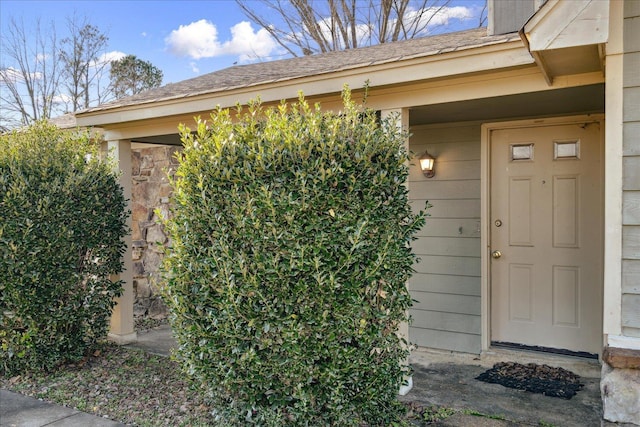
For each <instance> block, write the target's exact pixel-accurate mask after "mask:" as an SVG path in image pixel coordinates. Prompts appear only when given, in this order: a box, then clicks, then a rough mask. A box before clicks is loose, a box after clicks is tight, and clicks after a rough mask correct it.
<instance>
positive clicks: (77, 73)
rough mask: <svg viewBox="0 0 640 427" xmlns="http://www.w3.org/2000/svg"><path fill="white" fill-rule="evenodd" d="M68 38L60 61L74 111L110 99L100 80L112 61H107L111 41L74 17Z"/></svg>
mask: <svg viewBox="0 0 640 427" xmlns="http://www.w3.org/2000/svg"><path fill="white" fill-rule="evenodd" d="M67 29H68V34H69V36H68V37H65V38H63V39H62V46H61V50H60V56H59V57H60V60H61V62H62V65H63V81H64V87H65V88H66V92H67V95H68V96H69V104H70V105H69V106H70V111H78V110H80V109H83V108H88V107H89V106H90V105H91V104H92V103H93V102H95V103H98V104H99V103H100V102H101V101H104V100H105V99H106V97H107V94H106V93H105V92H106V90H105V89H102V88H101V87H100V80H101V77H102V76H103V73H104V71H105V68H107V67H108V65H109V61H106V60H103V59H102V58H101V55H102V54H104V53H105V51H106V47H107V42H108V41H109V37H107V35H106V34H104V33H102V32H101V31H100V30H99V29H98V27H96V26H95V25H92V24H90V23H89V22H88V20H87V18H82V19H80V18H78V17H77V16H76V15H73V16H72V17H70V18H67Z"/></svg>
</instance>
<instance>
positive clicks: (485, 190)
mask: <svg viewBox="0 0 640 427" xmlns="http://www.w3.org/2000/svg"><path fill="white" fill-rule="evenodd" d="M577 123H599V124H600V141H601V142H602V143H601V147H600V156H601V159H602V167H603V170H604V167H605V157H604V154H605V152H604V147H605V139H604V136H605V123H604V114H583V115H574V116H562V117H549V118H538V119H526V120H513V121H504V122H491V123H483V124H482V126H481V139H480V247H481V258H480V260H481V278H480V286H481V289H480V301H481V302H480V304H481V311H480V314H481V317H480V323H481V346H482V347H481V351H482V352H486V351H488V350H489V349H490V348H491V281H490V278H491V256H490V252H491V217H490V215H491V164H490V163H491V133H492V132H493V131H495V130H502V129H517V128H531V127H546V126H553V125H555V126H557V125H571V124H577ZM604 173H606V170H604ZM604 178H605V176H604V175H603V179H604ZM602 191H603V192H604V182H603V185H602ZM603 200H604V198H603ZM602 220H603V221H604V208H603V209H602ZM603 228H604V222H603ZM603 242H604V240H603ZM603 252H604V246H603ZM602 293H603V298H604V277H603V285H602ZM603 303H604V302H603Z"/></svg>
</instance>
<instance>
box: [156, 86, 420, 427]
mask: <svg viewBox="0 0 640 427" xmlns="http://www.w3.org/2000/svg"><path fill="white" fill-rule="evenodd" d="M343 100H344V111H342V112H341V113H340V114H329V113H323V112H322V111H321V110H320V107H319V106H318V105H316V106H315V108H312V107H310V106H309V105H308V104H307V102H306V101H305V100H304V98H302V96H301V97H300V100H299V102H298V103H295V104H293V105H290V106H289V105H287V104H284V103H283V104H281V105H280V106H279V108H272V109H265V108H263V107H262V106H261V105H260V103H259V102H256V103H253V104H252V105H250V107H249V108H248V111H242V110H241V109H240V108H239V109H238V113H237V116H236V117H235V118H234V117H232V114H231V113H230V111H229V110H225V109H218V110H216V111H214V112H213V113H212V114H211V120H210V122H205V121H198V127H197V130H196V132H195V133H191V130H190V129H188V128H185V127H182V129H181V134H182V139H183V142H184V147H185V148H184V151H183V153H182V157H181V161H180V166H179V167H178V170H177V173H176V178H175V181H173V185H174V189H175V192H174V202H175V205H174V208H173V217H172V218H171V219H170V220H168V221H167V223H166V226H167V229H168V231H169V234H170V237H171V240H172V247H171V250H170V253H169V255H168V256H167V257H166V258H165V272H166V275H167V281H166V285H165V288H164V297H165V301H166V302H167V304H168V305H169V307H170V309H171V311H172V316H171V319H172V320H171V321H172V324H173V329H174V333H175V335H176V337H177V340H178V344H179V349H178V352H177V357H178V359H179V360H180V361H181V362H182V364H183V367H184V369H185V371H186V372H187V373H188V374H189V375H191V376H192V377H194V378H195V380H196V382H197V383H199V384H201V385H203V386H204V387H205V388H206V389H207V390H208V391H209V393H210V396H211V397H212V400H213V405H214V407H215V410H216V413H217V415H218V417H219V418H220V419H222V420H223V421H224V422H225V424H226V425H229V424H231V425H251V424H255V425H274V426H281V425H313V426H317V425H340V426H345V425H359V424H360V423H363V422H364V423H368V424H370V425H388V424H389V423H390V422H392V421H394V420H397V419H398V418H399V417H400V414H401V413H402V411H403V406H402V405H401V404H400V403H399V402H398V401H397V393H398V389H399V387H400V385H401V384H402V382H403V378H404V376H405V375H406V374H408V369H409V368H408V367H407V366H406V365H405V364H403V363H402V362H403V360H404V359H405V358H406V356H407V355H408V351H407V347H406V342H404V340H403V339H401V338H399V336H398V335H397V334H396V332H397V329H398V325H399V324H400V323H401V322H404V321H406V320H407V309H408V307H409V306H410V305H411V297H410V296H409V293H408V290H407V288H406V282H407V280H408V278H409V276H410V275H411V273H412V265H413V262H414V256H413V255H412V253H411V250H410V248H409V242H410V240H412V236H413V235H414V233H415V232H416V231H417V230H418V229H419V227H420V226H421V225H422V223H423V217H422V215H413V214H412V213H411V209H410V206H409V204H408V199H407V189H406V187H405V182H406V179H407V173H408V172H407V167H406V164H405V162H406V161H407V159H408V154H407V153H406V152H405V151H404V148H403V142H404V139H405V137H406V136H407V135H406V134H404V133H403V132H402V131H401V130H399V129H398V128H397V127H396V125H395V123H394V122H393V121H383V122H382V123H380V121H379V120H378V119H377V117H376V114H375V113H374V112H372V111H362V110H361V109H359V108H358V107H357V106H356V105H355V104H354V102H353V101H351V99H350V92H349V91H348V89H345V91H344V93H343Z"/></svg>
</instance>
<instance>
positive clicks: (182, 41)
mask: <svg viewBox="0 0 640 427" xmlns="http://www.w3.org/2000/svg"><path fill="white" fill-rule="evenodd" d="M255 4H256V7H260V3H259V2H256V3H255ZM483 4H484V0H454V1H451V3H450V4H449V5H448V6H449V7H450V9H448V10H447V13H446V14H443V15H442V19H441V21H442V22H443V24H442V25H440V26H438V27H437V28H435V29H433V30H432V31H434V32H444V31H447V32H448V31H456V30H460V29H467V28H473V27H476V26H477V25H478V15H479V13H480V11H481V9H482V6H483ZM74 13H75V14H77V15H78V16H80V17H87V18H88V20H89V22H91V23H92V24H94V25H96V26H97V27H98V28H100V29H101V30H102V31H103V32H105V33H107V34H108V36H109V44H108V48H107V52H106V53H108V54H109V55H112V56H113V57H115V58H117V57H118V55H124V54H133V55H136V56H137V57H138V58H140V59H143V60H146V61H149V62H151V63H152V64H153V65H155V66H156V67H158V68H160V69H161V70H162V71H163V73H164V82H163V83H164V84H166V83H170V82H176V81H180V80H184V79H188V78H192V77H195V76H198V75H201V74H205V73H208V72H212V71H215V70H219V69H222V68H226V67H229V66H232V65H233V64H234V63H246V62H249V61H255V60H272V59H280V58H283V57H286V55H284V53H283V52H282V49H281V48H279V47H278V46H277V45H276V43H274V42H273V40H271V39H270V38H269V37H268V35H267V33H266V31H264V30H261V29H260V28H258V27H257V26H256V25H254V24H249V23H248V19H247V18H246V17H245V16H244V15H243V13H242V11H241V10H240V8H239V6H237V5H236V3H235V2H234V1H232V0H217V1H206V0H201V1H151V0H147V1H143V0H140V1H118V0H108V1H100V0H84V1H82V0H78V1H54V0H50V1H35V0H22V1H16V0H0V24H1V27H0V32H2V30H4V29H5V28H6V26H7V23H8V22H9V20H10V19H11V18H14V19H16V20H18V21H19V20H23V21H24V24H25V26H26V27H28V26H29V25H32V24H33V23H34V22H35V20H36V19H37V18H39V19H40V21H41V23H42V24H47V23H49V22H51V21H53V22H54V23H55V26H56V29H57V31H58V33H63V32H64V31H63V30H64V29H65V26H66V18H67V17H69V16H72V15H73V14H74ZM243 21H244V23H243ZM256 54H257V55H258V57H259V59H257V58H256ZM0 66H1V67H10V66H11V63H10V60H9V59H8V58H7V57H6V55H5V52H4V49H3V50H2V51H0Z"/></svg>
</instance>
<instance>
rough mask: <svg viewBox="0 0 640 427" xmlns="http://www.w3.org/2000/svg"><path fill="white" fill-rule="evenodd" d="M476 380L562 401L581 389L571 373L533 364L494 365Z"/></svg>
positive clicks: (508, 363) (511, 363) (578, 379)
mask: <svg viewBox="0 0 640 427" xmlns="http://www.w3.org/2000/svg"><path fill="white" fill-rule="evenodd" d="M476 379H477V380H480V381H484V382H486V383H491V384H500V385H503V386H505V387H509V388H514V389H517V390H525V391H528V392H531V393H541V394H544V395H545V396H551V397H560V398H562V399H571V398H572V397H573V396H575V395H576V393H577V392H578V391H579V390H580V389H582V387H583V384H582V383H581V382H580V377H579V376H578V375H576V374H574V373H573V372H571V371H567V370H566V369H563V368H554V367H551V366H547V365H538V364H535V363H529V364H527V365H522V364H520V363H514V362H501V363H496V364H495V365H494V366H493V368H491V369H489V370H487V371H485V372H483V373H482V374H480V375H478V376H477V377H476Z"/></svg>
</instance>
